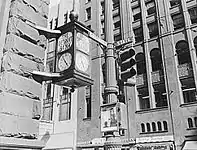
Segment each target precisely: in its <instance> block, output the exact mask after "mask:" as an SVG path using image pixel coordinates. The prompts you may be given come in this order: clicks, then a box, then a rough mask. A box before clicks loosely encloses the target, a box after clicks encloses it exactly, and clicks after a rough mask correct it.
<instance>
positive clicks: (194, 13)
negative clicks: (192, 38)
mask: <svg viewBox="0 0 197 150" xmlns="http://www.w3.org/2000/svg"><path fill="white" fill-rule="evenodd" d="M188 11H189V15H190V19H191V22H192V24H195V23H197V7H194V8H191V9H189V10H188Z"/></svg>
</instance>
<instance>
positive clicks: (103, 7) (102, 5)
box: [101, 1, 105, 14]
mask: <svg viewBox="0 0 197 150" xmlns="http://www.w3.org/2000/svg"><path fill="white" fill-rule="evenodd" d="M104 12H105V3H104V1H103V2H101V14H104Z"/></svg>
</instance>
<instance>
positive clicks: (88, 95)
mask: <svg viewBox="0 0 197 150" xmlns="http://www.w3.org/2000/svg"><path fill="white" fill-rule="evenodd" d="M85 91H86V94H85V95H86V96H85V97H86V98H85V118H91V114H92V113H91V111H92V104H91V103H92V102H91V86H87V87H86V88H85Z"/></svg>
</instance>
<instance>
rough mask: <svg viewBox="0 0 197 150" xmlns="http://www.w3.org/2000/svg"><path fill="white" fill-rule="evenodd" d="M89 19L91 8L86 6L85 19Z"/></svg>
mask: <svg viewBox="0 0 197 150" xmlns="http://www.w3.org/2000/svg"><path fill="white" fill-rule="evenodd" d="M90 19H91V8H90V7H89V8H87V9H86V20H90Z"/></svg>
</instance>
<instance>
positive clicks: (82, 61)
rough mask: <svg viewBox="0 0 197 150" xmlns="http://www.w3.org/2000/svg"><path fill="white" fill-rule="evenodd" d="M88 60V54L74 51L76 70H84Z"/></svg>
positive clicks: (86, 68)
mask: <svg viewBox="0 0 197 150" xmlns="http://www.w3.org/2000/svg"><path fill="white" fill-rule="evenodd" d="M89 65H90V62H89V59H88V56H87V55H85V54H83V53H80V52H77V53H76V67H77V69H78V70H80V71H83V72H86V71H87V70H88V68H89Z"/></svg>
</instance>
